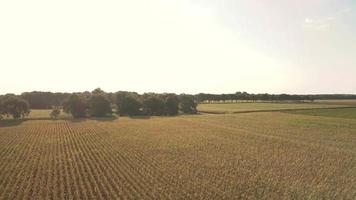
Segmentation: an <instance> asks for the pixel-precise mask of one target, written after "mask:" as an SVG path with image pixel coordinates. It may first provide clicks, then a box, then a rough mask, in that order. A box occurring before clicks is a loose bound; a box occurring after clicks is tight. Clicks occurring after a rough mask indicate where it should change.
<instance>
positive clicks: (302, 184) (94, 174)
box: [0, 112, 356, 199]
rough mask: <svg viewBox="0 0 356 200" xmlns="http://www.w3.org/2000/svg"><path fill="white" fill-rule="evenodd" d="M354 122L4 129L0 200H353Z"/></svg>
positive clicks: (156, 121) (36, 123)
mask: <svg viewBox="0 0 356 200" xmlns="http://www.w3.org/2000/svg"><path fill="white" fill-rule="evenodd" d="M355 144H356V120H351V119H342V118H325V117H315V116H308V115H295V114H288V113H279V112H274V113H248V114H239V115H228V114H227V115H197V116H180V117H152V118H147V119H132V118H126V117H121V118H119V119H118V120H112V121H96V120H78V121H63V120H57V121H51V120H30V121H24V122H22V123H20V124H18V125H16V126H8V127H0V199H118V198H119V199H239V198H240V199H354V197H355V196H356V184H355V183H356V145H355Z"/></svg>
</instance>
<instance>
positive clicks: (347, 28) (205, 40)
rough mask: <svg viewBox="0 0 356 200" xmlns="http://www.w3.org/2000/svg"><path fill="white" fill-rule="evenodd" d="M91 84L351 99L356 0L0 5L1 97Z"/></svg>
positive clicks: (68, 0)
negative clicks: (345, 95)
mask: <svg viewBox="0 0 356 200" xmlns="http://www.w3.org/2000/svg"><path fill="white" fill-rule="evenodd" d="M97 87H100V88H102V89H103V90H105V91H108V92H115V91H119V90H126V91H136V92H139V93H143V92H175V93H190V94H196V93H200V92H206V93H234V92H236V91H247V92H250V93H266V92H267V93H290V94H321V93H339V94H346V93H348V94H356V1H354V0H298V1H295V0H268V1H263V0H248V1H247V0H130V1H126V0H125V1H123V0H122V1H120V0H113V1H109V0H103V1H93V0H61V1H52V0H32V1H25V0H11V1H0V94H5V93H16V94H19V93H22V92H24V91H34V90H37V91H52V92H76V91H91V90H93V89H95V88H97Z"/></svg>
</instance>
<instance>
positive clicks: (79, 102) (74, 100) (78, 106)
mask: <svg viewBox="0 0 356 200" xmlns="http://www.w3.org/2000/svg"><path fill="white" fill-rule="evenodd" d="M88 108H89V106H88V102H87V100H86V99H85V98H84V97H83V96H82V95H79V94H72V95H71V96H70V97H69V98H68V100H67V101H66V102H64V104H63V111H64V112H66V113H70V114H71V115H72V116H73V117H74V118H82V117H87V114H88Z"/></svg>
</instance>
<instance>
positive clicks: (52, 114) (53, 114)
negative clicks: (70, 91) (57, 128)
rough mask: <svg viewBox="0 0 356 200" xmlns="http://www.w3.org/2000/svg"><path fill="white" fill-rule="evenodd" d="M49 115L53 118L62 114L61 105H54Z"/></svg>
mask: <svg viewBox="0 0 356 200" xmlns="http://www.w3.org/2000/svg"><path fill="white" fill-rule="evenodd" d="M49 115H50V117H51V118H52V119H58V118H59V116H60V115H61V110H60V109H59V107H54V108H53V110H52V112H51V113H50V114H49Z"/></svg>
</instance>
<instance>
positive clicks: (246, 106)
mask: <svg viewBox="0 0 356 200" xmlns="http://www.w3.org/2000/svg"><path fill="white" fill-rule="evenodd" d="M344 106H346V105H338V104H324V103H323V104H320V103H231V104H200V105H199V106H198V110H199V111H200V112H211V113H238V112H248V111H274V110H289V109H312V108H329V107H344Z"/></svg>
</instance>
